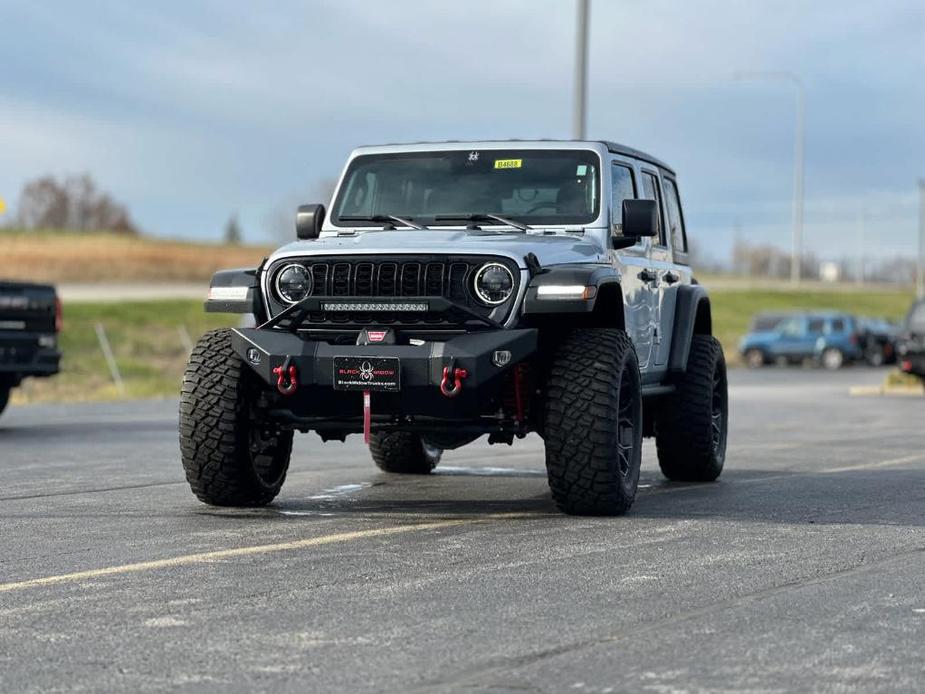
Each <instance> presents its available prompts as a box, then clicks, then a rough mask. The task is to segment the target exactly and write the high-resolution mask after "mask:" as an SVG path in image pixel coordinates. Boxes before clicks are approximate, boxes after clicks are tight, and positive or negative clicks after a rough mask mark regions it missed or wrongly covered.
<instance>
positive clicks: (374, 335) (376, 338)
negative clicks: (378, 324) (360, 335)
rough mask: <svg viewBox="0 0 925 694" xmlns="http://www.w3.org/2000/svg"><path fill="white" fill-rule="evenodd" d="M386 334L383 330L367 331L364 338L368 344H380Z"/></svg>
mask: <svg viewBox="0 0 925 694" xmlns="http://www.w3.org/2000/svg"><path fill="white" fill-rule="evenodd" d="M387 334H388V332H387V331H385V330H367V331H366V337H367V338H369V341H370V342H382V341H383V340H384V339H385V336H386V335H387Z"/></svg>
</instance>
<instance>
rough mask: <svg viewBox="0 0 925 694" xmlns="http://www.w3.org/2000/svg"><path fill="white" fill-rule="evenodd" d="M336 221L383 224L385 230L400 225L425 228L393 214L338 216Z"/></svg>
mask: <svg viewBox="0 0 925 694" xmlns="http://www.w3.org/2000/svg"><path fill="white" fill-rule="evenodd" d="M337 219H338V220H339V221H342V222H376V223H378V224H384V225H385V226H384V227H383V228H385V229H394V228H395V225H396V224H401V225H402V226H406V227H409V228H411V229H426V228H427V227H426V226H424V225H422V224H418V223H417V222H415V221H414V220H412V219H409V218H408V217H399V216H398V215H394V214H371V215H350V216H340V217H338V218H337Z"/></svg>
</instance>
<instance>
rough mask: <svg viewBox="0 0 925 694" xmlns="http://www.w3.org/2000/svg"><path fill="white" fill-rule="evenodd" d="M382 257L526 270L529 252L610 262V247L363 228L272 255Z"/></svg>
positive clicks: (537, 237) (578, 240) (554, 238)
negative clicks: (498, 261)
mask: <svg viewBox="0 0 925 694" xmlns="http://www.w3.org/2000/svg"><path fill="white" fill-rule="evenodd" d="M363 253H370V254H377V255H391V254H399V253H401V254H430V253H438V254H439V253H446V254H452V253H472V254H479V255H482V254H484V255H504V256H508V257H512V258H514V259H516V260H517V262H518V264H519V265H520V267H522V268H525V267H526V265H525V263H524V256H525V255H527V254H528V253H534V254H536V257H537V258H538V259H539V261H540V264H541V265H561V264H563V263H576V262H584V263H593V262H603V261H604V260H606V253H605V251H604V249H603V248H602V247H601V246H600V244H598V243H597V241H596V239H595V238H594V237H593V236H592V235H589V234H585V235H584V236H579V235H578V234H574V235H572V234H564V233H560V234H555V235H553V234H540V233H536V232H532V233H526V234H524V233H509V232H500V233H499V232H490V231H488V230H486V231H484V232H478V231H465V230H460V229H452V230H438V229H426V230H413V231H411V230H395V231H378V230H376V231H360V232H357V233H356V234H350V235H342V236H334V235H330V236H322V237H321V238H318V239H314V240H311V241H296V242H295V243H290V244H289V245H287V246H283V247H282V248H280V249H279V250H278V251H276V252H275V253H274V254H273V256H272V257H271V259H274V258H277V257H279V256H295V255H302V254H304V255H321V254H324V255H332V254H343V255H359V254H363Z"/></svg>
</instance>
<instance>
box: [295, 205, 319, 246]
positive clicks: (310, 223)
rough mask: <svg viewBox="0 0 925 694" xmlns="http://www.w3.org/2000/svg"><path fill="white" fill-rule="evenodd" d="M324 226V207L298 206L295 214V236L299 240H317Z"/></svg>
mask: <svg viewBox="0 0 925 694" xmlns="http://www.w3.org/2000/svg"><path fill="white" fill-rule="evenodd" d="M322 224H324V205H299V209H298V211H297V212H296V213H295V235H296V236H297V237H298V238H300V239H317V238H318V234H320V233H321V225H322Z"/></svg>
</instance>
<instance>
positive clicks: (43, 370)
mask: <svg viewBox="0 0 925 694" xmlns="http://www.w3.org/2000/svg"><path fill="white" fill-rule="evenodd" d="M49 340H50V341H51V344H49V345H43V344H42V343H43V342H47V341H49ZM60 361H61V353H60V352H59V351H58V349H57V338H56V337H55V336H54V335H52V334H44V333H43V334H41V335H40V334H37V333H29V332H21V331H15V330H10V331H6V330H0V379H2V380H5V381H9V380H13V381H15V382H16V383H18V382H19V380H21V379H22V378H23V377H25V376H53V375H54V374H56V373H58V366H59V362H60Z"/></svg>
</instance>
